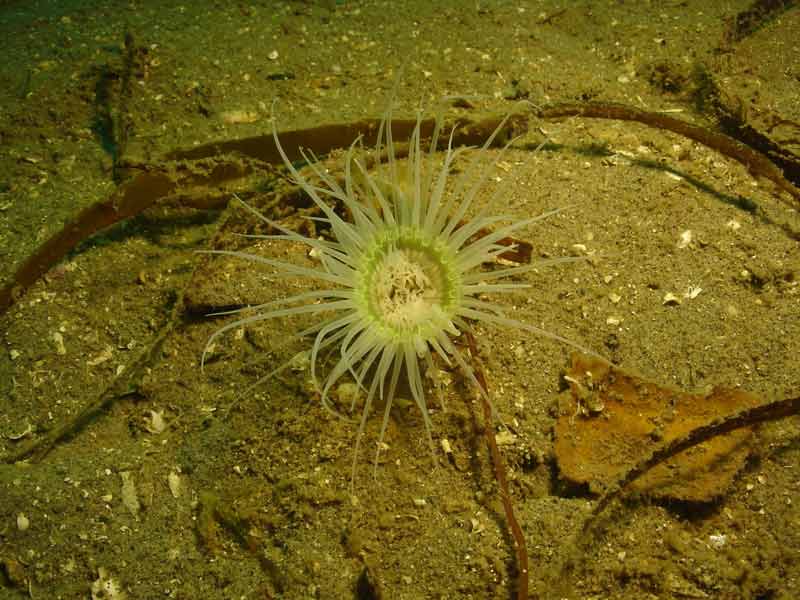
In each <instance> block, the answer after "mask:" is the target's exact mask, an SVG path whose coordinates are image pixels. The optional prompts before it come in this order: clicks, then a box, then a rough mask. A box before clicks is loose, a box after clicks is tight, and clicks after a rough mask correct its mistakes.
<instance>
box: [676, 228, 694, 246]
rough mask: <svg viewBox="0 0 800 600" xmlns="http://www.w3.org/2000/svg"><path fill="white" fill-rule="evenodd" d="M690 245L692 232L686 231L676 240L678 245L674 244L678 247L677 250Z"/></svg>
mask: <svg viewBox="0 0 800 600" xmlns="http://www.w3.org/2000/svg"><path fill="white" fill-rule="evenodd" d="M691 243H692V230H691V229H687V230H686V231H684V232H682V233H681V237H680V238H679V239H678V243H677V244H676V246H678V248H686V247H687V246H688V245H689V244H691Z"/></svg>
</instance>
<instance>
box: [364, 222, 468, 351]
mask: <svg viewBox="0 0 800 600" xmlns="http://www.w3.org/2000/svg"><path fill="white" fill-rule="evenodd" d="M451 254H452V253H451V252H450V251H449V250H448V248H447V246H446V245H445V244H443V243H441V241H440V240H437V239H436V238H429V237H427V236H424V235H421V234H420V231H419V230H418V229H415V228H407V227H394V228H390V229H388V230H387V231H385V232H384V233H383V235H380V236H376V238H375V239H374V240H372V243H371V244H369V247H368V248H367V250H366V252H365V254H364V258H363V267H362V269H361V277H360V278H359V281H358V283H357V285H356V292H357V295H358V296H359V297H360V298H361V299H362V302H361V303H360V305H361V310H362V312H363V314H364V316H365V317H366V318H367V319H369V320H370V321H372V322H373V323H374V324H375V325H377V330H378V331H379V332H382V337H383V338H384V340H385V341H387V342H391V341H395V342H397V341H412V342H413V344H414V346H415V347H417V349H420V348H421V347H422V346H424V345H425V342H427V341H429V340H431V339H434V338H435V337H436V336H437V333H438V332H441V331H442V330H446V331H448V332H450V333H452V334H454V335H456V334H458V330H457V329H456V328H455V326H454V325H453V322H452V320H453V318H454V317H455V315H456V313H457V308H458V298H459V289H460V287H461V285H460V274H459V272H458V269H457V268H456V266H455V265H456V263H455V260H454V257H452V256H451Z"/></svg>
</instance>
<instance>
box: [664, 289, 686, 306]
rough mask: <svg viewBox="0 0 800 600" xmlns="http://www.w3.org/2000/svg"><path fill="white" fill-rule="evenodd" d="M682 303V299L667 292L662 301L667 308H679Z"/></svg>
mask: <svg viewBox="0 0 800 600" xmlns="http://www.w3.org/2000/svg"><path fill="white" fill-rule="evenodd" d="M680 303H681V299H680V298H679V297H678V296H676V295H675V294H673V293H672V292H667V293H666V294H664V297H663V298H662V299H661V304H664V305H665V306H677V305H678V304H680Z"/></svg>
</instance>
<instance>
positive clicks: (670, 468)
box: [555, 354, 763, 502]
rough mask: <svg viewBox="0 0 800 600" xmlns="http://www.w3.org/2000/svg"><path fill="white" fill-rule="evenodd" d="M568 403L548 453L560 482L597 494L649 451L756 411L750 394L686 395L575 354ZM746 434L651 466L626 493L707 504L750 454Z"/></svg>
mask: <svg viewBox="0 0 800 600" xmlns="http://www.w3.org/2000/svg"><path fill="white" fill-rule="evenodd" d="M566 379H567V381H568V382H569V384H570V391H571V397H569V398H567V399H565V401H563V402H562V403H561V406H560V407H559V408H560V410H559V418H558V421H557V423H556V429H555V433H556V439H555V453H556V459H557V461H558V466H559V469H560V471H561V475H562V477H564V478H565V479H567V480H568V481H570V482H571V483H574V484H579V485H586V484H588V486H589V489H590V491H592V492H594V493H600V492H602V491H603V490H604V489H606V488H608V487H610V486H611V485H612V484H614V483H616V482H617V481H618V479H619V477H620V476H621V475H622V474H623V473H624V472H625V471H626V468H627V467H629V466H630V465H631V464H634V463H635V462H637V461H638V460H639V459H640V458H641V457H642V456H646V455H647V454H648V453H649V452H650V451H651V450H652V449H653V447H655V446H661V445H662V444H664V443H669V442H670V441H672V440H674V439H678V438H682V437H684V436H685V435H686V434H688V433H689V432H691V431H692V430H694V429H696V428H698V427H700V426H702V425H705V424H707V423H709V422H711V421H713V420H714V419H715V418H716V417H717V416H719V415H727V414H733V413H737V412H739V411H741V410H743V409H748V408H752V407H754V406H758V405H761V404H763V401H762V400H761V399H760V398H759V397H758V396H756V395H754V394H750V393H747V392H742V391H735V390H724V389H715V390H714V391H712V392H711V393H709V394H690V393H686V392H681V391H676V390H673V389H669V388H666V387H662V386H659V385H657V384H655V383H652V382H648V381H645V380H643V379H641V378H639V377H637V376H635V375H633V374H629V373H626V372H624V371H622V370H621V369H619V368H617V367H614V366H612V365H610V364H608V363H606V362H603V361H601V360H599V359H595V358H591V357H587V356H583V355H580V354H574V355H573V357H572V366H571V368H570V370H569V373H568V374H567V376H566ZM751 433H752V432H751V429H750V428H741V429H739V430H737V431H732V432H730V433H727V434H725V435H719V436H717V437H714V438H713V439H710V440H707V441H706V442H704V443H702V444H698V445H697V446H694V447H692V448H688V449H686V450H684V451H683V452H680V453H678V454H676V455H675V456H673V457H672V458H671V459H669V460H666V461H664V462H663V463H662V464H660V465H657V466H655V467H653V468H652V469H651V470H650V471H648V472H647V473H645V474H643V475H642V476H641V477H640V478H638V479H637V480H636V481H635V482H633V483H632V484H631V488H632V489H634V490H636V491H638V492H641V493H645V494H646V495H648V496H651V497H655V498H659V499H671V500H681V501H689V502H709V501H712V500H714V499H715V498H718V497H719V496H721V495H722V494H724V493H725V491H726V490H727V488H728V486H729V485H730V484H731V482H732V481H733V478H734V477H735V476H736V474H737V473H738V472H739V471H740V470H741V468H742V467H743V465H744V463H745V460H746V459H747V456H748V454H749V452H750V446H749V439H750V437H751Z"/></svg>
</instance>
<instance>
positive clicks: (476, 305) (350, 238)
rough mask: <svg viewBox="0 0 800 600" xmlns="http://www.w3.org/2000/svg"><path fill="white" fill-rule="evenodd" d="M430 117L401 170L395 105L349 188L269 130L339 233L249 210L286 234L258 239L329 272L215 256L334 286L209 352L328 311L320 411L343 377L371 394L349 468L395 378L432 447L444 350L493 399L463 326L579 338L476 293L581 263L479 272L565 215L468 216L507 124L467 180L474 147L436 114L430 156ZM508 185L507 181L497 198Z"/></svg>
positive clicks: (317, 332)
mask: <svg viewBox="0 0 800 600" xmlns="http://www.w3.org/2000/svg"><path fill="white" fill-rule="evenodd" d="M507 118H508V117H507ZM507 118H506V119H507ZM422 122H423V121H422V116H421V114H420V115H419V116H418V117H417V121H416V127H414V129H413V132H412V134H411V137H410V141H409V143H408V147H407V158H406V159H405V164H403V163H402V161H401V160H400V158H399V150H398V148H399V145H396V144H395V142H394V141H393V140H392V115H391V108H389V109H388V110H387V112H386V113H385V114H384V117H383V119H382V120H381V125H380V127H379V130H378V135H377V143H376V145H375V147H374V148H373V149H371V150H368V149H365V148H363V145H362V142H361V140H360V139H359V140H356V142H354V143H353V144H352V145H351V146H350V148H349V149H348V151H347V153H346V155H345V156H344V162H343V182H342V183H340V181H338V180H337V179H336V178H335V177H333V176H332V175H331V174H329V173H328V172H327V171H326V170H325V169H324V168H323V167H322V166H321V165H320V163H319V162H318V161H317V160H316V158H315V157H313V156H310V157H309V156H307V155H305V154H304V155H303V157H304V158H305V159H306V163H307V167H308V169H310V171H311V174H309V175H308V176H307V175H306V174H304V173H301V172H300V171H299V170H298V169H297V168H296V167H295V166H294V165H293V164H292V162H291V161H290V160H289V158H288V157H287V155H286V153H285V151H284V149H283V148H282V146H281V144H280V141H279V139H278V134H277V130H276V128H275V125H274V124H273V137H274V140H275V145H276V146H277V148H278V151H279V152H280V154H281V156H282V158H283V162H284V163H285V165H286V168H287V169H288V170H289V172H290V173H291V175H292V177H293V178H294V180H295V181H296V182H297V184H299V185H300V186H301V188H302V189H303V190H304V191H305V193H306V194H307V195H308V196H309V198H310V199H311V200H312V201H313V203H314V204H315V205H316V207H317V208H318V209H319V211H320V212H321V214H322V216H321V217H319V218H318V221H320V222H321V223H322V224H323V226H327V227H328V228H329V233H328V234H327V238H325V239H316V238H312V237H308V236H305V235H302V234H300V233H297V232H295V231H292V230H289V229H287V228H286V227H284V226H282V225H281V224H279V223H277V222H274V221H273V220H271V219H268V218H267V217H265V216H263V215H262V214H261V213H259V212H258V211H256V210H255V209H254V208H252V207H250V206H249V205H245V206H247V208H248V209H249V210H250V211H252V212H253V213H254V214H255V215H257V216H258V217H259V218H260V219H261V220H262V221H263V222H265V223H266V224H268V225H269V226H270V227H272V228H274V229H275V230H277V231H279V232H280V233H278V234H275V235H268V236H256V237H263V238H268V239H279V240H286V241H291V242H301V243H303V244H305V245H307V246H308V247H309V248H310V249H311V251H312V255H314V256H316V257H317V258H318V260H319V262H320V266H319V267H318V268H309V267H304V266H301V265H297V264H292V263H291V262H285V261H280V260H274V259H272V258H266V257H263V256H257V255H254V254H249V253H246V252H237V251H215V252H214V253H217V254H227V255H231V256H236V257H241V258H244V259H248V260H251V261H254V262H256V263H261V264H264V265H267V266H269V267H271V268H273V269H276V270H277V271H278V272H279V273H281V274H285V275H294V276H301V277H303V278H308V279H310V280H317V281H319V282H321V283H323V284H324V285H323V286H320V289H312V290H309V291H304V292H302V293H300V294H296V295H292V296H289V297H286V298H281V299H278V300H275V301H272V302H269V303H266V304H262V305H260V306H257V307H248V308H247V309H241V310H249V311H251V313H250V314H248V316H245V317H243V318H240V319H239V320H237V321H234V322H232V323H229V324H227V325H225V326H224V327H222V328H220V329H219V330H217V331H216V332H214V334H213V335H212V336H211V337H210V338H209V340H208V343H207V345H206V348H205V350H204V352H203V360H205V356H206V353H207V352H208V350H209V348H210V346H211V344H212V343H213V342H214V340H215V339H216V338H217V337H218V336H219V335H221V334H222V333H224V332H226V331H229V330H231V329H233V328H237V327H240V326H243V325H248V324H252V323H255V322H258V321H264V320H266V319H275V318H280V317H288V316H290V315H298V314H303V313H305V314H311V315H314V316H315V317H319V321H318V322H316V323H315V324H314V325H312V326H311V327H309V328H307V329H305V330H303V331H301V332H299V334H298V335H300V336H310V335H314V336H315V337H314V342H313V344H312V346H311V349H310V369H311V378H312V380H313V381H314V383H315V385H316V387H317V389H318V390H319V393H320V395H321V398H322V404H323V406H324V407H325V408H326V409H328V410H329V411H331V412H332V413H335V414H337V415H339V412H338V411H336V410H335V408H334V407H333V405H332V404H331V400H330V396H331V391H332V387H333V386H334V384H335V383H336V382H337V381H339V380H340V379H341V378H342V377H344V376H346V375H347V374H350V376H352V378H353V379H354V381H355V383H356V384H357V385H358V387H359V388H360V390H361V391H362V393H361V396H363V398H364V404H363V408H362V410H361V418H360V422H359V426H358V432H357V434H356V441H355V452H354V457H353V473H355V469H356V464H357V458H358V450H359V445H360V443H361V438H362V435H363V433H364V429H365V425H366V422H367V418H368V416H369V415H370V412H371V409H372V406H373V402H374V401H375V400H376V398H380V399H382V400H383V403H384V410H383V422H382V424H381V429H380V435H379V437H378V448H379V449H380V447H381V445H382V444H381V442H382V441H383V438H384V434H385V432H386V426H387V423H388V420H389V414H390V409H391V406H392V401H393V399H394V398H395V394H396V391H397V390H398V382H403V383H404V385H405V387H406V389H407V390H408V391H410V395H411V397H412V398H413V400H414V403H415V404H416V406H417V407H418V408H419V411H420V413H421V414H422V419H423V422H424V425H425V430H426V433H427V437H428V441H429V443H430V445H431V449H433V442H432V437H431V418H430V414H429V410H428V405H427V403H426V396H425V383H424V380H423V375H424V372H425V370H426V369H432V368H433V355H434V354H435V355H438V357H439V358H440V359H441V360H442V361H444V363H446V364H447V365H453V364H455V366H457V367H459V368H460V369H461V371H462V372H463V373H464V374H465V375H466V377H467V378H468V380H470V381H471V382H472V384H474V385H475V386H476V387H477V388H478V389H479V390H480V392H481V393H482V394H484V395H486V394H487V392H486V390H484V389H483V388H482V387H481V386H480V384H479V383H478V381H477V380H476V378H475V375H474V373H473V369H472V367H471V366H470V363H469V360H468V358H467V357H466V356H465V353H464V350H463V349H461V348H459V346H458V345H457V344H456V343H454V340H455V338H457V337H458V336H459V335H460V332H463V331H465V330H466V329H468V328H469V327H471V326H472V324H474V323H475V322H483V323H491V324H497V325H503V326H508V327H512V328H516V329H520V330H525V331H530V332H534V333H536V334H539V335H544V336H547V337H550V338H553V339H557V340H560V341H562V342H565V343H568V344H572V343H571V342H569V341H568V340H566V339H564V338H562V337H560V336H558V335H556V334H553V333H550V332H546V331H543V330H541V329H539V328H537V327H534V326H532V325H529V324H526V323H524V322H521V321H518V320H515V319H512V318H509V317H508V316H506V315H505V314H504V312H503V306H502V305H501V304H497V303H494V302H490V301H487V300H486V299H483V298H479V297H478V296H479V295H483V294H487V293H491V294H498V293H504V292H511V291H518V290H520V289H521V288H526V287H529V286H528V285H527V284H525V283H519V282H514V283H512V282H508V281H505V280H507V278H509V277H512V276H517V275H520V274H522V273H525V272H526V271H530V270H533V269H536V268H538V267H541V266H543V265H545V264H555V263H560V262H566V261H571V260H576V258H575V257H562V258H555V259H548V260H543V261H538V262H536V263H535V264H526V265H520V266H506V267H503V268H494V269H484V268H482V265H485V264H487V263H497V262H498V260H497V259H498V257H499V256H500V255H501V254H503V253H505V252H508V251H509V250H510V248H509V246H508V245H504V244H501V243H499V242H500V241H501V240H504V239H505V238H508V237H509V236H511V235H512V234H513V233H514V232H517V231H519V230H522V229H524V228H525V227H527V226H528V225H530V224H532V223H535V222H536V221H539V220H541V219H543V218H545V217H547V216H548V215H551V214H553V213H554V212H557V211H550V212H548V213H545V214H542V215H539V216H536V217H532V218H528V219H523V220H516V221H515V220H514V219H513V218H512V217H508V216H503V215H493V214H490V213H489V210H488V208H484V209H483V210H479V211H477V214H476V215H471V214H470V211H471V209H473V208H474V207H473V204H475V199H476V198H477V197H478V194H479V192H480V191H481V190H482V189H483V188H484V187H485V184H486V182H487V180H488V178H489V175H490V174H491V172H492V168H491V167H487V166H483V167H481V166H480V165H481V162H482V161H481V159H482V158H483V157H484V155H485V151H486V149H487V148H488V147H489V146H490V145H491V144H492V143H493V142H494V140H495V138H496V137H497V135H498V133H499V132H500V131H501V130H502V129H503V127H504V126H505V124H506V120H503V121H502V122H501V123H500V125H499V126H498V127H497V129H496V130H495V131H494V132H493V133H492V134H491V135H490V136H489V137H488V139H487V140H486V141H485V143H484V144H483V146H482V148H481V149H480V151H478V152H475V153H474V154H473V156H472V157H470V159H469V160H467V161H465V163H466V164H464V165H462V166H461V172H460V174H459V175H458V176H454V163H455V162H456V160H457V159H458V158H459V157H460V156H461V155H462V154H463V153H464V152H465V151H466V150H467V148H463V147H459V148H455V149H454V148H453V133H454V132H455V128H454V129H453V131H451V132H450V135H449V140H445V136H443V135H442V128H443V125H442V119H441V118H437V119H436V123H435V126H434V128H433V131H432V133H431V135H430V138H429V140H428V141H427V142H426V143H427V144H429V146H428V149H427V150H423V149H422V148H421V145H422V143H423V141H422V139H421V138H422V134H421V125H422ZM445 141H446V144H445ZM440 144H441V145H442V146H445V145H446V150H445V151H444V152H443V153H442V152H439V151H438V150H439V145H440ZM507 147H508V146H506V148H507ZM504 150H505V148H504ZM370 161H371V162H372V163H374V168H373V169H372V170H369V169H368V167H367V165H368V163H369V162H370ZM483 162H485V161H483ZM312 175H313V177H312ZM501 189H502V188H501V187H500V186H498V189H497V190H495V195H494V197H496V196H497V194H499V193H500V190H501ZM494 197H493V199H494ZM491 203H492V202H491V201H490V202H488V203H487V206H490V205H491ZM337 206H338V207H339V208H338V212H337V210H336V208H337ZM342 208H343V209H344V210H342ZM340 213H341V214H340ZM503 223H505V224H503ZM231 312H238V311H231ZM572 345H574V344H572ZM328 347H333V348H334V349H335V350H338V352H337V354H338V361H337V362H335V364H334V365H333V366H332V367H330V368H329V369H328V371H327V374H326V375H325V376H324V378H322V381H320V379H319V378H318V377H317V371H318V368H317V363H318V360H319V357H320V351H321V350H323V349H325V348H328ZM401 378H402V379H401ZM355 403H356V400H353V406H351V412H352V411H353V410H355ZM376 464H377V454H376Z"/></svg>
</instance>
